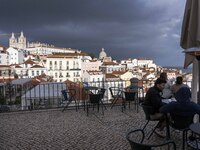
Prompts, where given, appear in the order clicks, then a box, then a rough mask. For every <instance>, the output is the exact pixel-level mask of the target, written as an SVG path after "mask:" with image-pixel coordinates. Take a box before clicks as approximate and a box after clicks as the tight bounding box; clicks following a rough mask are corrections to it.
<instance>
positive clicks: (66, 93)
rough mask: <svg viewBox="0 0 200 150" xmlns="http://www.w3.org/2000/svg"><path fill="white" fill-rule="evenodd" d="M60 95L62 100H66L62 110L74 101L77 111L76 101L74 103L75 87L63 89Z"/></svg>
mask: <svg viewBox="0 0 200 150" xmlns="http://www.w3.org/2000/svg"><path fill="white" fill-rule="evenodd" d="M61 93H62V96H63V100H62V103H63V102H66V104H65V106H64V108H63V110H62V112H64V111H65V109H67V107H68V106H69V104H70V103H71V102H72V101H74V102H75V107H76V111H77V103H76V98H75V96H76V90H75V89H65V90H62V91H61Z"/></svg>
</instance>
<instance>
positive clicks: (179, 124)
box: [169, 113, 195, 150]
mask: <svg viewBox="0 0 200 150" xmlns="http://www.w3.org/2000/svg"><path fill="white" fill-rule="evenodd" d="M194 115H195V114H191V115H188V116H185V115H180V113H179V114H177V113H170V119H169V126H170V127H172V128H173V129H174V130H179V131H181V132H182V149H183V150H184V149H185V142H186V137H187V136H186V134H187V133H186V132H187V131H188V130H189V126H190V125H191V124H192V123H193V118H194ZM169 137H170V135H169Z"/></svg>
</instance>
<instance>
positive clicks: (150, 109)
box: [141, 104, 160, 139]
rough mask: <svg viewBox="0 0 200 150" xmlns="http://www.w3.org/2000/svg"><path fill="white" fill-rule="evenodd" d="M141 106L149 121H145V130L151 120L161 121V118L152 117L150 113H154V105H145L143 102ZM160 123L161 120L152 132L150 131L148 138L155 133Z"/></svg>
mask: <svg viewBox="0 0 200 150" xmlns="http://www.w3.org/2000/svg"><path fill="white" fill-rule="evenodd" d="M141 106H142V109H143V111H144V114H145V119H146V120H147V122H146V123H145V125H144V127H143V130H145V128H146V126H147V125H148V123H149V122H150V121H159V120H160V119H151V117H150V114H152V112H153V107H152V106H148V105H145V104H141ZM158 125H159V122H158V123H157V124H156V125H155V127H154V128H153V130H152V132H151V133H150V135H149V136H148V138H147V139H149V138H150V137H151V136H152V135H153V133H154V132H155V130H156V128H157V126H158Z"/></svg>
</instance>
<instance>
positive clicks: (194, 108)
mask: <svg viewBox="0 0 200 150" xmlns="http://www.w3.org/2000/svg"><path fill="white" fill-rule="evenodd" d="M175 98H176V101H175V102H171V103H169V104H167V105H164V106H162V107H161V108H160V112H161V113H165V114H166V113H176V114H180V115H183V116H191V115H193V114H196V113H197V114H200V105H198V104H196V103H194V102H192V101H191V92H190V89H189V87H181V88H180V89H179V90H178V91H177V92H176V94H175Z"/></svg>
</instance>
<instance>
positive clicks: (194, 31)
mask: <svg viewBox="0 0 200 150" xmlns="http://www.w3.org/2000/svg"><path fill="white" fill-rule="evenodd" d="M180 45H181V47H182V48H183V49H185V51H184V52H185V64H184V68H186V67H188V66H189V65H190V64H191V63H193V82H192V90H193V91H192V92H193V95H194V97H195V98H196V97H197V102H198V103H200V92H199V87H200V1H199V0H187V1H186V5H185V13H184V18H183V23H182V32H181V41H180ZM197 83H198V84H197ZM195 84H196V85H195ZM197 91H198V92H197ZM194 93H195V94H194ZM195 95H196V96H195Z"/></svg>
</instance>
